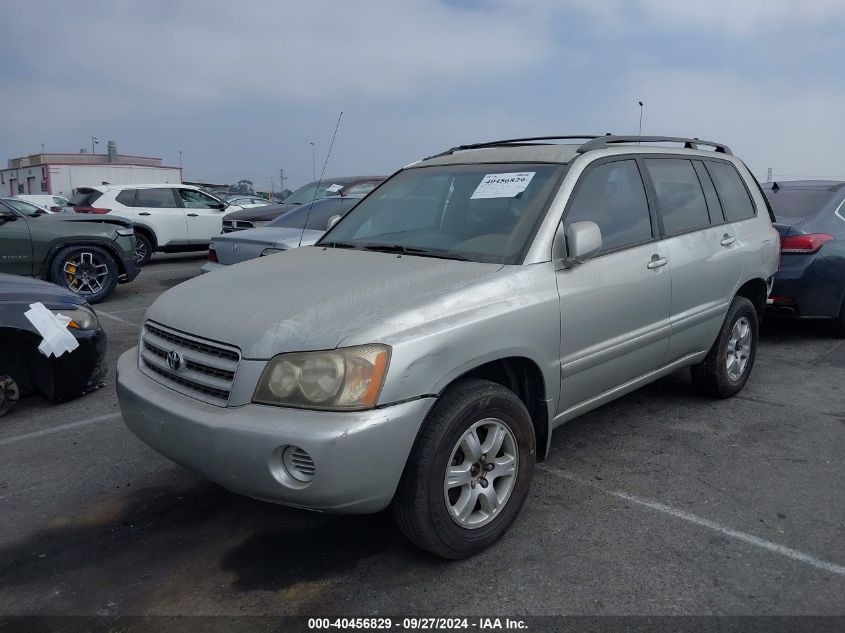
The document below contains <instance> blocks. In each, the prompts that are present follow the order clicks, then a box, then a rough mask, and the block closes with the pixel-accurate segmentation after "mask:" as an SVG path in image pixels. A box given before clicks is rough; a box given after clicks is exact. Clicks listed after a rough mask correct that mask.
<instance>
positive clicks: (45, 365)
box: [0, 274, 107, 414]
mask: <svg viewBox="0 0 845 633" xmlns="http://www.w3.org/2000/svg"><path fill="white" fill-rule="evenodd" d="M37 304H42V305H43V306H44V308H46V309H47V311H49V313H50V314H52V315H63V316H64V317H66V318H65V319H61V321H59V322H58V324H57V325H56V327H58V326H59V325H61V326H62V327H64V328H65V329H66V331H67V332H68V333H69V334H70V335H71V336H72V337H73V339H75V341H76V346H75V348H74V349H72V350H70V351H65V352H63V353H60V354H59V355H58V356H57V355H55V353H53V354H51V353H50V349H49V348H46V347H45V348H44V350H40V349H39V346H40V345H42V343H43V340H44V334H43V333H42V332H41V331H39V329H38V327H37V326H36V325H35V324H34V323H33V322H32V321H31V320H30V319H28V318H27V316H26V313H27V312H28V311H29V310H31V309H32V306H33V305H37ZM64 321H66V323H64ZM73 345H74V344H73V343H71V345H70V346H73ZM45 351H46V352H47V353H46V354H45V353H44V352H45ZM105 354H106V333H105V332H104V331H103V328H102V327H101V326H100V322H99V320H98V318H97V314H96V313H95V312H94V309H93V308H92V307H91V306H90V305H89V304H88V302H87V301H85V299H84V298H83V297H81V296H80V295H79V294H77V293H74V292H71V291H69V290H66V289H64V288H60V287H58V286H56V285H54V284H51V283H48V282H46V281H40V280H38V279H31V278H27V277H20V276H15V275H4V274H0V414H2V413H5V412H6V411H8V409H9V408H10V407H11V405H12V404H14V402H15V401H16V400H17V397H18V395H28V394H31V393H40V394H41V395H43V396H44V397H45V398H47V399H48V400H53V401H62V400H68V399H70V398H74V397H76V396H79V395H82V394H83V393H86V392H87V391H90V390H92V389H95V388H97V387H98V386H100V385H101V384H102V382H103V379H104V378H105V375H106V371H107V368H106V362H105Z"/></svg>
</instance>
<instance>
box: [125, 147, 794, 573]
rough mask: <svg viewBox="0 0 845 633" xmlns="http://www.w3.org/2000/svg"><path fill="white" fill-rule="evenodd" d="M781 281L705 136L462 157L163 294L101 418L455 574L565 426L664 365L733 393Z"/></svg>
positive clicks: (752, 209)
mask: <svg viewBox="0 0 845 633" xmlns="http://www.w3.org/2000/svg"><path fill="white" fill-rule="evenodd" d="M574 140H578V141H580V142H579V143H573V142H572V141H574ZM561 141H563V142H561ZM678 143H680V145H681V147H678V146H677V144H678ZM655 144H660V145H658V146H655ZM705 148H707V149H705ZM777 264H778V234H777V232H776V231H775V230H774V229H773V228H772V225H771V216H770V211H769V209H768V207H767V204H766V201H765V199H764V197H763V195H762V193H761V191H760V188H759V185H758V184H757V182H756V180H755V179H754V177H753V176H752V174H751V173H750V172H749V170H748V168H747V167H746V166H745V165H744V164H743V163H742V162H741V161H740V160H738V159H737V158H735V157H734V156H733V155H732V154H731V152H730V150H729V149H728V148H727V147H726V146H724V145H722V144H718V143H710V142H705V141H700V140H698V139H677V138H664V137H618V136H604V137H549V138H545V137H544V138H532V139H515V140H506V141H498V142H493V143H485V144H479V145H467V146H461V147H457V148H454V149H451V150H449V151H446V152H444V153H442V154H439V155H437V156H432V157H430V158H427V159H425V160H421V161H419V162H417V163H415V164H413V165H410V166H409V167H407V168H405V169H402V170H401V171H399V172H398V173H396V174H395V175H393V176H392V177H391V178H389V179H388V180H387V181H385V182H384V183H383V184H382V185H381V186H380V187H379V188H378V189H376V190H375V191H374V192H373V193H371V194H370V195H369V196H367V197H366V198H365V199H364V200H362V201H361V202H360V203H359V204H358V205H357V206H356V207H355V208H354V209H353V210H352V211H350V212H349V214H347V215H346V216H345V217H344V218H343V219H342V220H340V222H338V223H337V224H336V225H335V226H334V227H333V228H332V229H331V230H329V231H328V233H326V235H325V236H324V237H323V238H322V239H321V240H320V241H319V242H318V243H317V244H316V245H315V246H313V247H306V248H299V249H295V250H291V251H288V252H285V253H280V254H276V255H270V256H268V257H262V258H259V259H255V260H252V261H250V262H245V263H243V264H240V265H238V266H232V267H230V268H229V269H227V270H222V271H219V272H217V273H215V274H214V275H203V276H202V277H198V278H195V279H192V280H190V281H188V282H186V283H184V284H181V285H179V286H178V287H176V288H173V289H171V290H169V291H167V292H165V293H164V294H163V295H162V296H161V297H159V299H158V300H157V301H156V302H155V303H154V304H153V305H152V306H151V307H150V309H149V310H148V312H147V314H146V318H145V322H144V326H143V331H142V333H141V337H140V342H139V346H138V347H137V348H135V349H132V350H130V351H128V352H126V353H124V354H123V355H122V356H121V357H120V360H119V362H118V372H119V376H118V382H117V390H118V396H119V400H120V406H121V409H122V411H123V417H124V420H125V422H126V424H127V426H128V427H129V428H130V429H131V430H132V431H133V432H134V433H135V434H136V435H137V436H138V437H139V438H141V439H142V440H143V441H144V442H146V443H147V444H149V445H150V446H152V447H153V448H154V449H156V450H157V451H159V452H160V453H162V454H163V455H165V456H167V457H169V458H170V459H172V460H173V461H175V462H178V463H179V464H182V465H184V466H186V467H188V468H190V469H192V470H194V471H196V472H198V473H200V474H202V475H204V476H205V477H207V478H209V479H211V480H213V481H215V482H217V483H219V484H220V485H222V486H224V487H226V488H228V489H230V490H232V491H235V492H238V493H241V494H244V495H249V496H251V497H255V498H258V499H264V500H267V501H273V502H276V503H282V504H286V505H291V506H297V507H301V508H310V509H315V510H322V511H327V512H346V513H352V512H356V513H371V512H378V511H380V510H383V509H385V508H388V507H390V508H391V510H392V512H393V515H394V517H395V519H396V521H397V523H398V525H399V527H400V529H401V530H402V531H403V532H404V533H405V534H406V535H407V537H408V538H410V539H411V540H412V541H413V542H415V543H416V544H418V545H419V546H421V547H422V548H424V549H426V550H429V551H431V552H434V553H435V554H438V555H440V556H443V557H447V558H461V557H465V556H469V555H472V554H474V553H477V552H479V551H480V550H482V549H483V548H485V547H486V546H488V545H489V544H490V543H492V542H493V541H494V540H495V539H496V538H498V537H499V536H500V535H501V534H502V533H503V532H504V531H505V530H506V529H507V528H508V526H509V525H510V524H511V523H512V522H513V521H514V519H515V518H516V516H517V515H518V514H519V511H520V509H521V507H522V504H523V503H524V502H525V499H526V497H527V494H528V491H529V488H530V485H531V479H532V471H533V468H534V464H535V461H537V460H542V459H543V458H544V457H545V455H546V453H547V451H548V449H549V444H550V436H551V432H552V430H553V429H555V428H556V427H558V426H560V425H561V424H563V423H564V422H567V421H568V420H571V419H573V418H575V417H576V416H578V415H580V414H582V413H584V412H586V411H589V410H591V409H594V408H596V407H598V406H600V405H602V404H604V403H606V402H609V401H611V400H613V399H615V398H618V397H620V396H621V395H623V394H625V393H628V392H630V391H633V390H634V389H637V388H638V387H641V386H643V385H645V384H647V383H649V382H651V381H653V380H657V379H658V378H660V377H662V376H666V375H667V374H669V373H671V372H674V371H676V370H678V369H681V368H684V367H689V368H691V370H692V376H693V379H694V380H693V382H694V384H695V385H696V387H697V388H699V389H700V390H701V391H702V392H704V393H706V394H709V395H711V396H714V397H717V398H726V397H730V396H733V395H734V394H736V393H737V392H739V391H740V390H741V389H742V388H743V386H744V385H745V383H746V381H747V380H748V378H749V375H750V373H751V369H752V367H753V365H754V355H755V352H756V349H757V331H758V321H759V318H760V315H761V314H762V312H763V309H764V306H765V303H766V298H767V295H768V292H769V289H770V286H771V278H772V275H773V274H774V273H775V270H776V269H777ZM221 288H225V289H226V292H225V293H223V294H222V295H221V291H220V290H221Z"/></svg>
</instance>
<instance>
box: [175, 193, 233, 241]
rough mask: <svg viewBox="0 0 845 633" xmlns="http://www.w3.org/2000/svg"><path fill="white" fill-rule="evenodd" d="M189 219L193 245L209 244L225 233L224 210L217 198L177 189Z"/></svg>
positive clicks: (190, 236)
mask: <svg viewBox="0 0 845 633" xmlns="http://www.w3.org/2000/svg"><path fill="white" fill-rule="evenodd" d="M177 191H178V192H179V197H180V198H181V200H182V205H183V206H184V207H185V215H186V216H187V218H188V239H189V240H190V242H191V243H192V244H208V243H209V242H210V241H211V238H212V237H215V236H217V235H220V233H221V232H222V231H223V215H224V210H223V209H221V208H220V205H221V202H220V200H218V199H217V198H213V197H212V196H209V195H208V194H207V193H203V192H202V191H197V190H196V189H177Z"/></svg>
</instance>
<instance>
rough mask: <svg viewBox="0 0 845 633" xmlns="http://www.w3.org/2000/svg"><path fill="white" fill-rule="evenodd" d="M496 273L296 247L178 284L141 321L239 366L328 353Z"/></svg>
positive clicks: (459, 264) (474, 266) (468, 265)
mask: <svg viewBox="0 0 845 633" xmlns="http://www.w3.org/2000/svg"><path fill="white" fill-rule="evenodd" d="M501 268H502V266H501V265H499V264H479V263H474V262H463V261H453V260H446V259H434V258H429V257H413V256H401V257H398V256H397V255H395V254H392V253H375V252H368V251H357V250H356V251H353V250H348V249H338V248H319V247H308V248H297V249H294V250H291V251H287V252H285V253H279V254H276V255H270V256H268V257H261V258H258V259H254V260H252V261H248V262H244V263H242V264H239V265H237V266H232V267H230V268H226V269H223V270H220V271H217V272H215V273H214V274H212V275H202V276H200V277H195V278H194V279H191V280H190V281H186V282H185V283H182V284H180V285H178V286H175V287H174V288H171V289H170V290H168V291H166V292H165V293H164V294H162V295H161V296H160V297H159V298H158V300H157V301H156V302H155V303H153V305H152V306H151V307H150V309H149V310H148V311H147V318H149V319H152V320H153V321H156V322H158V323H160V324H162V325H166V326H169V327H172V328H175V329H177V330H181V331H183V332H186V333H189V334H194V335H196V336H201V337H204V338H207V339H211V340H214V341H219V342H222V343H228V344H230V345H235V346H237V347H239V348H240V350H241V352H242V354H243V356H244V358H253V359H267V358H270V357H272V356H274V355H275V354H278V353H281V352H294V351H305V350H319V349H333V348H335V347H337V346H338V345H339V344H340V342H341V341H342V340H343V339H344V338H346V337H347V336H348V335H350V334H352V333H354V332H356V331H358V330H361V329H363V328H365V327H368V326H371V325H373V324H374V323H378V322H380V321H383V320H385V319H387V318H388V317H390V316H392V315H394V314H399V313H402V312H404V311H406V310H408V309H413V308H417V307H423V306H425V305H426V303H427V302H430V301H432V300H433V299H434V298H435V297H437V296H438V295H441V294H443V293H446V292H448V291H450V290H454V289H456V288H458V287H460V286H463V285H466V284H470V283H473V282H475V281H477V280H480V279H482V278H484V277H487V276H489V275H492V274H493V273H495V272H496V271H498V270H500V269H501Z"/></svg>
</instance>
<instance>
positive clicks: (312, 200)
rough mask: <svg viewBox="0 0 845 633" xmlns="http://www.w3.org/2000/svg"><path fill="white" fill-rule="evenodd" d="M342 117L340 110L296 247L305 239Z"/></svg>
mask: <svg viewBox="0 0 845 633" xmlns="http://www.w3.org/2000/svg"><path fill="white" fill-rule="evenodd" d="M342 117H343V110H341V112H340V114H339V115H338V117H337V125H335V126H334V134H332V142H331V145H329V151H328V153H327V154H326V160H325V161H324V162H323V169H322V170H321V171H320V179H319V180H318V181H317V186H316V187H315V188H314V197H313V198H311V202H310V203H309V204H308V213H307V214H306V216H305V222H304V223H303V225H302V233H300V234H299V244H297V247H299V246H302V239H303V238H304V237H305V227H306V226H308V218H310V217H311V210H312V209H313V208H314V201H315V200H316V199H317V194H318V193H319V191H320V183H321V182H323V175H324V174H325V173H326V165H328V164H329V156H331V155H332V148H333V147H334V139H335V137H336V136H337V130H338V128H339V127H340V119H341V118H342Z"/></svg>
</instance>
